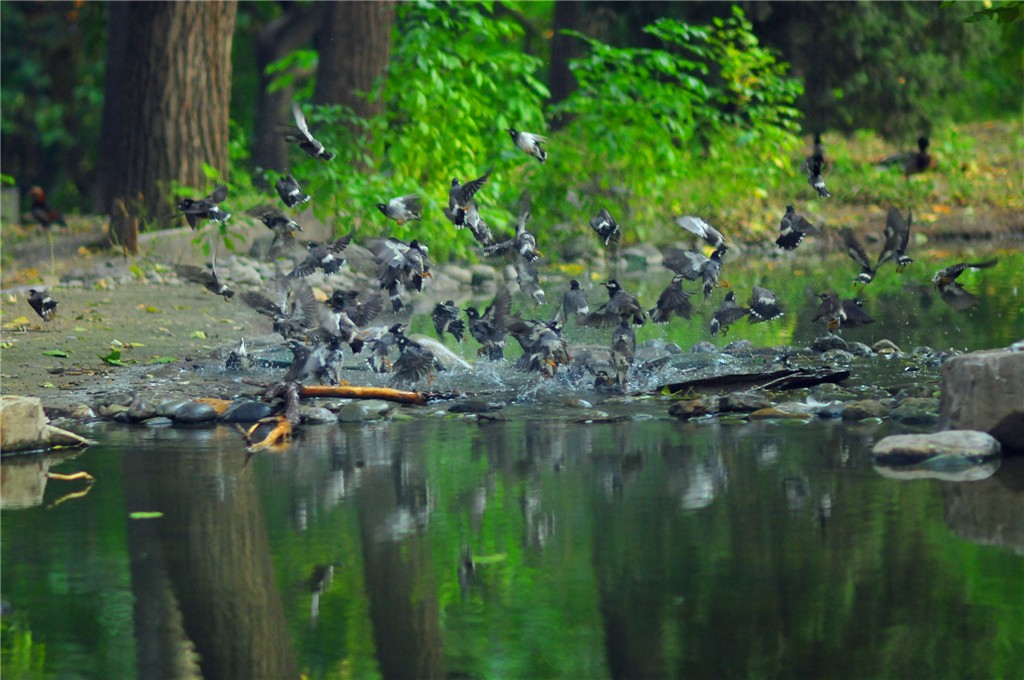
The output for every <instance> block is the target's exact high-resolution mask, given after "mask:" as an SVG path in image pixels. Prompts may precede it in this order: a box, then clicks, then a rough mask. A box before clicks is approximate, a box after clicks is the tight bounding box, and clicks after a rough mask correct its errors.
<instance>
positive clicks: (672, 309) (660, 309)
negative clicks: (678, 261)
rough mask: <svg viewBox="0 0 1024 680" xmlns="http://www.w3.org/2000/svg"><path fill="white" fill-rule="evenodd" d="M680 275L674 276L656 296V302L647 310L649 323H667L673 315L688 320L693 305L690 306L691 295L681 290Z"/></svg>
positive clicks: (683, 277) (681, 276)
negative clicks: (649, 316) (649, 317)
mask: <svg viewBox="0 0 1024 680" xmlns="http://www.w3.org/2000/svg"><path fill="white" fill-rule="evenodd" d="M685 278H686V277H685V276H683V275H682V274H676V275H675V276H673V277H672V280H671V281H669V283H668V285H667V286H665V289H664V290H663V291H661V295H659V296H658V302H657V303H655V305H654V307H652V308H651V309H649V310H648V313H649V314H650V315H651V321H652V322H654V323H668V320H669V319H671V318H672V315H673V314H676V315H678V316H681V317H683V318H684V319H689V318H690V315H691V314H693V305H692V304H690V296H691V295H693V293H691V292H689V291H686V290H683V279H685Z"/></svg>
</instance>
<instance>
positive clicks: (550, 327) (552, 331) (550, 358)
mask: <svg viewBox="0 0 1024 680" xmlns="http://www.w3.org/2000/svg"><path fill="white" fill-rule="evenodd" d="M505 325H506V327H507V328H508V332H509V333H510V334H511V335H512V337H514V338H515V339H516V342H518V343H519V346H520V347H522V349H523V356H522V357H520V358H519V360H518V361H517V362H516V367H517V368H520V369H522V370H527V371H534V372H537V373H541V374H543V375H546V376H548V377H550V376H552V375H554V373H555V371H557V370H558V367H559V366H562V365H565V364H567V363H569V362H570V361H572V357H571V356H570V355H569V345H568V344H567V343H566V341H565V338H563V337H562V324H561V323H560V322H559V321H558V320H557V319H556V320H554V321H538V320H536V319H523V318H520V317H509V318H508V319H507V320H506V322H505Z"/></svg>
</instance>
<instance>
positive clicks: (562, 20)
mask: <svg viewBox="0 0 1024 680" xmlns="http://www.w3.org/2000/svg"><path fill="white" fill-rule="evenodd" d="M580 10H581V7H580V4H579V3H577V2H575V1H572V0H556V1H555V18H554V27H553V29H554V36H553V37H552V38H551V67H550V71H549V72H548V82H549V88H548V89H549V90H550V91H551V102H550V103H551V104H557V103H558V102H560V101H562V100H564V99H565V98H566V97H568V96H569V95H570V94H572V92H573V90H575V89H576V78H574V77H573V75H572V71H570V70H569V60H570V59H572V58H573V57H576V56H579V52H580V48H579V40H578V39H577V38H574V37H572V36H569V35H563V34H562V31H564V30H579V27H580ZM567 123H568V120H565V118H564V117H563V116H557V117H555V119H553V120H551V121H550V125H551V129H552V130H558V129H560V128H562V127H564V126H565V125H566V124H567Z"/></svg>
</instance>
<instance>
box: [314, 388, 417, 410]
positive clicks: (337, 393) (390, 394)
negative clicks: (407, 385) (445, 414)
mask: <svg viewBox="0 0 1024 680" xmlns="http://www.w3.org/2000/svg"><path fill="white" fill-rule="evenodd" d="M299 396H300V397H334V398H339V399H383V400H384V401H394V402H398V403H400V404H421V405H422V404H426V403H427V398H426V396H425V395H424V394H423V393H421V392H406V391H403V390H393V389H391V388H389V387H358V386H353V385H345V386H338V385H303V386H302V387H301V388H300V389H299Z"/></svg>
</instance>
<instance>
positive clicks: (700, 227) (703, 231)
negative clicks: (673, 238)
mask: <svg viewBox="0 0 1024 680" xmlns="http://www.w3.org/2000/svg"><path fill="white" fill-rule="evenodd" d="M676 224H678V225H679V226H680V227H682V228H683V229H685V230H687V231H689V232H691V233H693V234H696V235H697V236H700V237H701V238H702V239H704V240H705V241H707V242H708V243H710V244H711V246H712V247H714V248H718V247H719V246H721V245H723V244H724V243H725V237H724V236H722V234H721V232H719V231H718V230H717V229H715V228H714V227H712V226H711V225H710V224H708V223H707V222H705V221H704V220H702V219H701V218H699V217H695V216H693V215H681V216H679V217H677V218H676Z"/></svg>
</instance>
